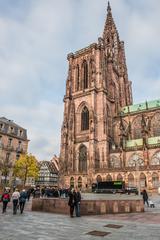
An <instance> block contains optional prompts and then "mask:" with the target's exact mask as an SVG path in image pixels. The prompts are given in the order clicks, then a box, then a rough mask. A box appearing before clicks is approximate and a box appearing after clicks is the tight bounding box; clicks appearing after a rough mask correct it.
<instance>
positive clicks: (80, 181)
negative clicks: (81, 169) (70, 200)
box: [78, 177, 82, 188]
mask: <svg viewBox="0 0 160 240" xmlns="http://www.w3.org/2000/svg"><path fill="white" fill-rule="evenodd" d="M78 188H82V178H81V177H79V178H78Z"/></svg>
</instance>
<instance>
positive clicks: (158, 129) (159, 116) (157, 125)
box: [151, 112, 160, 137]
mask: <svg viewBox="0 0 160 240" xmlns="http://www.w3.org/2000/svg"><path fill="white" fill-rule="evenodd" d="M151 129H152V136H153V137H157V136H160V113H159V112H158V113H156V114H155V115H154V116H153V118H152V120H151Z"/></svg>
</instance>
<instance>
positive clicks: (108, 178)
mask: <svg viewBox="0 0 160 240" xmlns="http://www.w3.org/2000/svg"><path fill="white" fill-rule="evenodd" d="M106 181H107V182H109V181H112V176H111V175H110V174H108V175H107V177H106Z"/></svg>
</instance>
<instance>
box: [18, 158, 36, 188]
mask: <svg viewBox="0 0 160 240" xmlns="http://www.w3.org/2000/svg"><path fill="white" fill-rule="evenodd" d="M38 174H39V165H38V161H37V159H36V158H35V157H34V156H33V155H32V154H22V155H21V156H20V158H19V159H18V160H17V161H16V162H15V166H14V176H15V177H19V178H20V179H21V180H22V181H23V184H24V186H25V184H26V180H27V178H28V177H34V178H35V179H36V178H37V177H38Z"/></svg>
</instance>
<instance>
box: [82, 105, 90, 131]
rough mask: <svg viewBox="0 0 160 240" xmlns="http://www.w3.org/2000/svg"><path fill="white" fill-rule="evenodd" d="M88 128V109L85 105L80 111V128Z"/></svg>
mask: <svg viewBox="0 0 160 240" xmlns="http://www.w3.org/2000/svg"><path fill="white" fill-rule="evenodd" d="M88 129H89V111H88V108H87V107H86V106H85V107H84V108H83V110H82V112H81V130H82V131H84V130H88Z"/></svg>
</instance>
